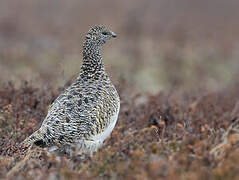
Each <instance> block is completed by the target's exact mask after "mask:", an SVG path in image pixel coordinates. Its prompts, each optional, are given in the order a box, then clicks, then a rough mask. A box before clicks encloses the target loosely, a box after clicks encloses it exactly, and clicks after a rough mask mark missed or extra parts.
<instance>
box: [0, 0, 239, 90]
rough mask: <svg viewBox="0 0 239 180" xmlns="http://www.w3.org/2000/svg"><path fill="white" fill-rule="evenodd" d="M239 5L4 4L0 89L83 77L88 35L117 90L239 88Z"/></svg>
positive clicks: (80, 0)
mask: <svg viewBox="0 0 239 180" xmlns="http://www.w3.org/2000/svg"><path fill="white" fill-rule="evenodd" d="M238 8H239V1H238V0H227V1H225V0H201V1H198V0H180V1H178V0H130V1H128V0H121V1H112V0H101V1H91V0H67V1H64V0H51V1H49V0H40V1H27V0H25V1H19V0H11V1H8V0H1V1H0V82H7V81H13V82H14V84H16V86H17V85H18V84H20V83H21V82H22V81H23V80H27V81H30V82H31V83H32V84H34V85H36V86H38V87H41V86H42V85H47V86H51V87H53V88H59V87H62V86H64V84H65V83H66V82H67V81H68V80H70V79H72V78H74V77H76V75H77V74H78V72H79V69H80V65H81V63H82V55H81V51H82V41H83V38H84V36H85V34H86V33H87V31H88V29H89V28H90V27H91V26H93V25H96V24H103V25H105V26H107V27H109V28H110V29H111V30H112V31H114V32H115V33H117V35H118V38H117V39H114V40H111V41H110V42H109V43H107V44H106V45H105V47H104V49H103V53H102V54H103V58H104V63H105V66H106V69H107V71H108V73H109V75H110V76H111V78H112V79H113V81H114V82H115V83H117V82H125V83H126V84H128V86H129V87H130V88H132V89H133V90H134V91H135V92H148V93H157V92H159V91H160V90H170V89H175V88H184V89H195V88H196V89H198V88H201V87H203V88H207V89H211V90H217V89H220V88H224V87H226V86H231V85H233V84H235V83H238V79H239V78H238V77H239V71H238V69H239V60H238V58H239V43H238V40H239V22H238V19H239V11H238Z"/></svg>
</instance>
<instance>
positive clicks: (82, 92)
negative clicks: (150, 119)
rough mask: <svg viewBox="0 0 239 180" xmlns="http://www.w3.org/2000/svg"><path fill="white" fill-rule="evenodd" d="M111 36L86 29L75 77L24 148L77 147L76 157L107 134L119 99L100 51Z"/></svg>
mask: <svg viewBox="0 0 239 180" xmlns="http://www.w3.org/2000/svg"><path fill="white" fill-rule="evenodd" d="M112 37H116V35H115V34H114V33H113V32H111V31H109V30H108V29H106V28H105V27H104V26H95V27H93V28H91V29H90V30H89V32H88V34H87V35H86V38H85V41H84V44H83V64H82V67H81V71H80V74H79V76H78V78H77V79H76V80H75V81H74V82H73V83H72V84H71V86H70V87H68V88H67V89H66V90H65V91H64V92H63V93H62V94H61V95H59V96H58V97H57V98H56V100H55V101H54V102H53V103H52V104H51V106H50V109H49V111H48V114H47V116H46V118H45V119H44V121H43V123H42V125H41V127H40V129H39V130H37V131H36V132H35V133H33V134H32V135H31V136H30V137H28V138H27V139H25V140H24V141H23V144H24V145H30V144H32V143H35V144H36V145H40V146H48V147H50V146H56V147H57V148H61V147H66V145H67V146H72V145H77V147H78V151H79V154H80V153H81V152H86V153H92V152H93V151H96V150H97V149H98V147H99V146H100V145H101V144H102V143H103V141H104V139H105V138H107V137H108V136H109V135H110V133H111V131H112V130H113V128H114V126H115V123H116V121H117V118H118V113H119V108H120V100H119V96H118V93H117V91H116V89H115V87H114V85H113V84H112V83H111V81H110V79H109V77H108V75H107V73H106V72H105V69H104V65H103V62H102V57H101V55H100V49H101V47H102V45H103V44H104V43H105V42H106V41H107V40H109V39H111V38H112Z"/></svg>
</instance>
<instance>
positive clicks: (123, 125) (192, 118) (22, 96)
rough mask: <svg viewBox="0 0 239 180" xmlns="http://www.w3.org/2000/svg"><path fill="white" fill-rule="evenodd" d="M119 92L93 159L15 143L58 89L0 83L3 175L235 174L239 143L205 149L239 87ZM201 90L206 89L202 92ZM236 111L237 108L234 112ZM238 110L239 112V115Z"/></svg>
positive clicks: (227, 117) (226, 120) (225, 120)
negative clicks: (113, 119) (116, 110)
mask: <svg viewBox="0 0 239 180" xmlns="http://www.w3.org/2000/svg"><path fill="white" fill-rule="evenodd" d="M125 86H126V85H125V84H124V83H123V82H121V83H119V84H118V86H117V87H118V89H119V90H120V96H121V111H120V116H119V121H118V123H117V126H116V127H115V129H114V131H113V133H112V135H111V137H110V138H109V139H108V140H107V141H106V142H105V144H104V146H103V147H102V148H101V149H100V150H99V151H98V152H96V153H95V154H94V156H93V157H92V158H86V159H82V158H80V157H71V158H70V157H67V156H66V155H63V156H58V155H55V154H50V153H48V152H46V151H45V150H44V149H41V148H36V147H32V149H30V150H26V149H22V148H21V147H18V146H17V144H18V143H19V142H21V141H22V140H23V139H24V138H25V137H27V136H28V135H29V134H31V133H32V132H33V131H34V130H36V129H37V128H38V127H39V126H40V123H41V121H42V119H43V118H44V116H45V114H46V111H47V107H48V104H49V103H50V102H51V101H52V100H53V99H54V98H55V97H56V96H57V94H58V93H59V91H57V92H54V91H52V90H51V89H49V88H41V89H37V88H33V87H32V86H31V85H29V84H27V83H25V84H22V86H21V87H20V88H17V89H16V88H14V87H13V86H12V85H11V84H5V85H2V86H1V87H2V88H1V90H0V97H1V98H0V109H2V110H1V112H0V113H1V114H0V118H1V124H0V132H1V133H0V136H1V137H0V138H1V139H2V141H1V144H0V153H1V156H0V158H1V161H0V167H1V171H0V177H1V178H6V174H7V175H8V178H10V177H14V178H19V179H24V178H27V179H33V178H35V177H37V179H45V178H54V179H77V178H82V179H84V178H88V179H97V178H100V179H125V178H126V179H155V178H158V179H160V178H161V179H237V178H238V176H239V174H238V172H239V171H238V168H237V167H238V162H239V161H238V160H237V159H238V149H237V148H235V147H231V148H229V149H228V152H229V153H228V154H227V156H225V157H224V158H223V159H220V160H218V159H215V158H214V157H213V156H211V155H210V154H209V152H210V150H211V149H212V148H213V147H215V145H216V144H218V143H219V142H220V141H219V138H220V136H221V135H222V132H223V130H225V129H226V128H227V127H228V126H229V125H230V123H231V120H232V119H233V117H234V116H235V115H236V114H235V112H236V111H235V108H237V109H238V107H237V106H236V102H237V99H238V96H239V94H238V93H237V92H238V90H239V86H234V87H231V88H227V89H224V90H221V91H216V92H206V91H203V90H202V91H198V92H196V91H194V92H185V91H174V92H171V93H164V92H161V93H159V94H157V95H154V96H149V95H147V96H146V95H140V94H139V95H137V96H132V97H129V96H128V94H129V92H125V89H127V87H125ZM202 92H203V93H202ZM237 113H238V112H237ZM237 115H238V114H237Z"/></svg>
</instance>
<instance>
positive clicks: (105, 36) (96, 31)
mask: <svg viewBox="0 0 239 180" xmlns="http://www.w3.org/2000/svg"><path fill="white" fill-rule="evenodd" d="M115 37H116V34H115V33H114V32H112V31H110V30H109V29H107V28H106V27H104V26H94V27H92V28H91V29H90V30H89V31H88V33H87V35H86V37H85V40H86V42H88V43H90V44H94V45H97V46H99V47H100V46H102V45H103V44H104V43H106V41H108V40H110V39H112V38H115Z"/></svg>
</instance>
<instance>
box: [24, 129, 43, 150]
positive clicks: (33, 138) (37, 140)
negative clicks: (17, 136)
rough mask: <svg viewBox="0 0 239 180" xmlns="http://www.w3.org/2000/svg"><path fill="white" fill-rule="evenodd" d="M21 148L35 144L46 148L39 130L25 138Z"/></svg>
mask: <svg viewBox="0 0 239 180" xmlns="http://www.w3.org/2000/svg"><path fill="white" fill-rule="evenodd" d="M21 144H22V145H23V146H30V145H32V144H35V145H37V146H42V147H44V146H46V143H45V141H44V139H43V136H42V133H41V131H40V130H38V131H36V132H34V133H33V134H32V135H30V136H29V137H27V138H26V139H25V140H24V141H23V142H22V143H21Z"/></svg>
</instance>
